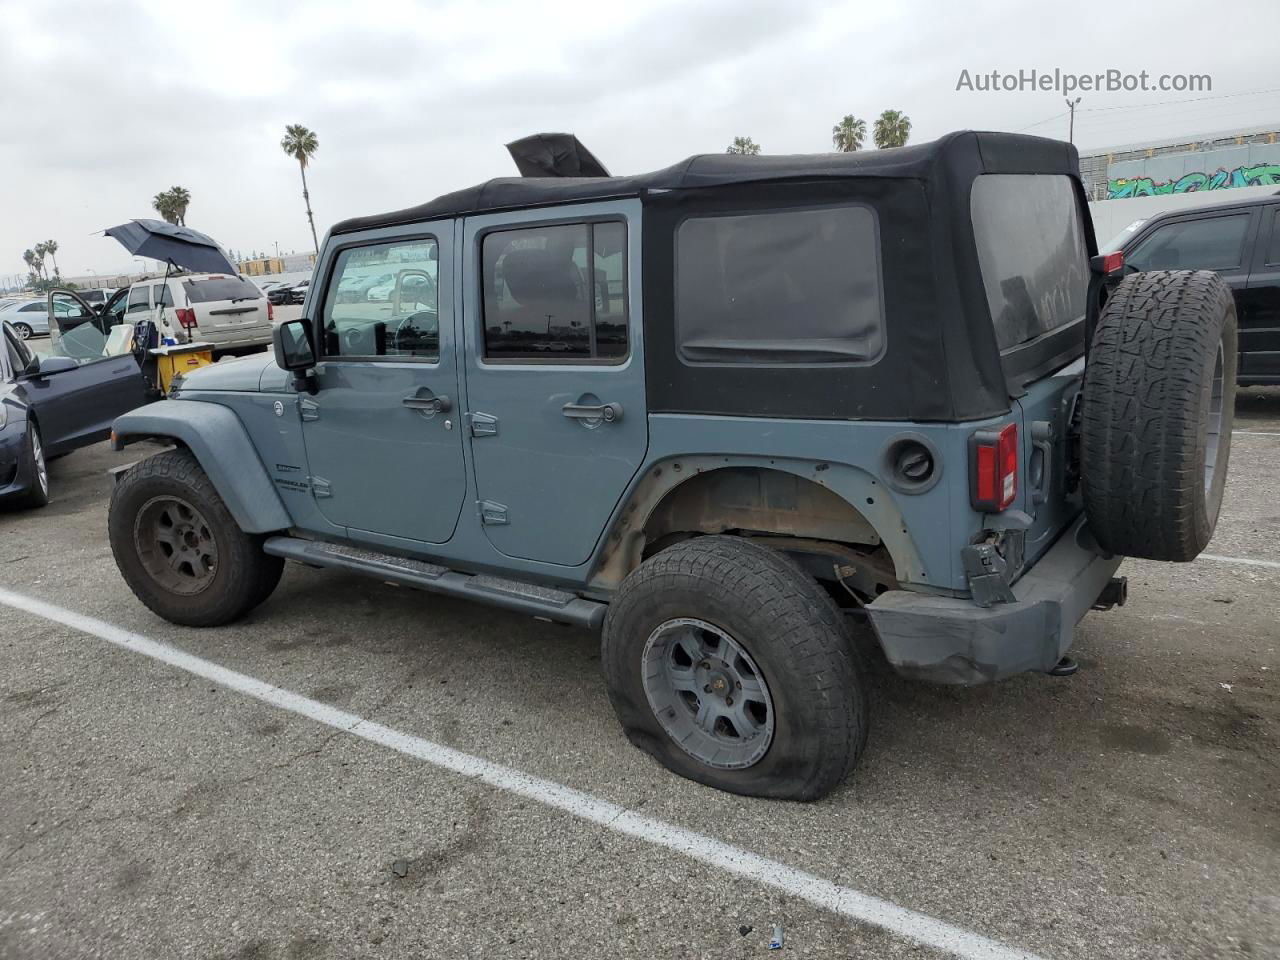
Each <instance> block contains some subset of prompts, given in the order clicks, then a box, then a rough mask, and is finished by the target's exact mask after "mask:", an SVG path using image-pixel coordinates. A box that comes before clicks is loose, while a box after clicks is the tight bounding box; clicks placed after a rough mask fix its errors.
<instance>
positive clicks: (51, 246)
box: [44, 240, 61, 277]
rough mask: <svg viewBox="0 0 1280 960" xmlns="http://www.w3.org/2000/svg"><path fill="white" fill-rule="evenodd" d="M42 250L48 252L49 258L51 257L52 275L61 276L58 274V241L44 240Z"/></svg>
mask: <svg viewBox="0 0 1280 960" xmlns="http://www.w3.org/2000/svg"><path fill="white" fill-rule="evenodd" d="M44 248H45V249H46V250H48V251H49V256H51V257H53V275H54V276H55V277H59V276H61V274H60V273H58V241H57V240H46V241H45V242H44Z"/></svg>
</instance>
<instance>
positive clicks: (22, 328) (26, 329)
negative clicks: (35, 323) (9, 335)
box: [13, 323, 35, 340]
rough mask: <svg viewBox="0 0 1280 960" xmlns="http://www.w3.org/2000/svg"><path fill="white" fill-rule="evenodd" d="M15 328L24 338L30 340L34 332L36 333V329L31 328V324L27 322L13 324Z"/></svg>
mask: <svg viewBox="0 0 1280 960" xmlns="http://www.w3.org/2000/svg"><path fill="white" fill-rule="evenodd" d="M13 329H14V331H15V332H16V333H17V334H18V336H19V337H20V338H21V339H23V340H30V339H31V336H32V334H34V333H35V331H34V330H32V329H31V327H30V325H28V324H25V323H15V324H14V325H13Z"/></svg>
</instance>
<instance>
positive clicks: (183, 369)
mask: <svg viewBox="0 0 1280 960" xmlns="http://www.w3.org/2000/svg"><path fill="white" fill-rule="evenodd" d="M151 355H152V356H153V357H155V358H156V376H157V378H158V379H159V381H160V392H161V393H163V394H166V395H167V394H168V393H169V386H170V385H171V384H172V383H173V378H174V377H176V376H178V375H179V374H183V373H190V372H191V371H192V370H199V369H200V368H201V367H207V366H208V365H209V364H211V363H213V344H212V343H202V342H196V343H180V344H177V345H176V346H172V347H156V348H155V349H154V350H152V351H151Z"/></svg>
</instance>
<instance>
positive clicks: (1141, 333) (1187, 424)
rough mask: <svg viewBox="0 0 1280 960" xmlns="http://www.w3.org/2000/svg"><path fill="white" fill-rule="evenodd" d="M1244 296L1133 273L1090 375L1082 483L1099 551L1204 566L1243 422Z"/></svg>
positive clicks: (1104, 323)
mask: <svg viewBox="0 0 1280 960" xmlns="http://www.w3.org/2000/svg"><path fill="white" fill-rule="evenodd" d="M1236 362H1237V335H1236V310H1235V300H1234V298H1233V297H1232V295H1231V290H1230V288H1229V287H1228V286H1227V285H1226V284H1225V283H1224V282H1223V281H1222V278H1221V277H1219V276H1218V275H1217V274H1216V273H1213V272H1211V271H1207V270H1197V271H1190V270H1169V271H1151V272H1149V273H1139V274H1135V275H1133V276H1130V277H1126V278H1125V279H1124V280H1123V281H1122V282H1121V283H1120V284H1119V286H1117V287H1116V289H1115V291H1114V292H1113V293H1112V295H1111V297H1110V299H1108V301H1107V303H1106V306H1105V307H1104V308H1103V310H1102V314H1101V317H1100V318H1099V320H1098V326H1097V328H1096V330H1095V332H1094V334H1093V341H1092V344H1091V346H1090V352H1089V361H1088V366H1087V367H1086V369H1085V375H1084V405H1083V408H1082V411H1081V413H1082V416H1081V481H1082V488H1083V493H1084V505H1085V513H1086V514H1087V516H1088V518H1089V526H1090V528H1091V529H1092V531H1093V534H1094V536H1095V537H1096V538H1097V541H1098V544H1099V545H1100V546H1101V547H1102V548H1103V549H1105V550H1107V551H1108V552H1110V553H1113V554H1119V555H1123V556H1130V557H1143V558H1146V559H1148V560H1173V561H1187V560H1194V559H1195V558H1196V556H1197V555H1198V554H1199V553H1200V551H1201V550H1203V549H1204V548H1205V546H1206V544H1208V542H1209V540H1210V538H1211V537H1212V536H1213V530H1214V526H1215V525H1216V524H1217V520H1218V512H1219V510H1220V509H1221V507H1222V491H1223V487H1224V484H1225V482H1226V475H1227V462H1228V459H1229V456H1230V452H1231V425H1232V422H1233V420H1234V416H1235V391H1236Z"/></svg>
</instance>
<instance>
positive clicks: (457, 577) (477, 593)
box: [263, 537, 606, 630]
mask: <svg viewBox="0 0 1280 960" xmlns="http://www.w3.org/2000/svg"><path fill="white" fill-rule="evenodd" d="M263 549H264V550H265V551H266V552H267V553H269V554H271V555H272V556H275V557H284V558H285V559H286V560H296V561H298V562H299V563H305V564H307V566H311V567H331V568H333V569H336V570H347V571H349V572H351V573H359V574H363V575H364V576H366V577H373V578H374V579H377V580H383V581H386V582H388V583H395V584H399V585H400V586H404V587H415V588H417V589H419V590H428V591H430V592H432V593H445V594H448V595H450V596H453V597H467V598H468V599H471V600H479V601H480V602H481V603H488V604H492V605H493V606H495V607H502V608H503V609H506V610H515V611H516V612H517V613H527V614H529V615H530V616H534V617H546V618H547V619H548V620H555V621H558V622H560V623H569V624H572V625H574V626H576V627H586V628H588V629H591V630H598V629H599V628H600V626H601V625H602V624H603V623H604V613H605V609H606V607H605V604H603V603H597V602H596V601H595V600H587V599H584V598H583V597H579V596H576V595H574V594H572V593H568V592H567V591H564V590H556V589H553V588H551V587H540V586H538V585H537V584H532V583H522V582H520V581H519V580H505V579H503V578H502V577H491V576H487V575H484V574H476V575H472V574H469V573H459V572H458V571H457V570H450V569H449V568H447V567H441V566H438V565H436V564H434V563H426V562H424V561H422V560H410V559H408V558H406V557H396V556H392V555H391V554H387V553H377V552H375V551H373V550H365V549H362V548H361V547H351V546H345V545H343V544H336V543H324V542H322V541H319V540H302V539H299V538H298V537H268V538H267V542H266V543H265V544H263Z"/></svg>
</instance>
